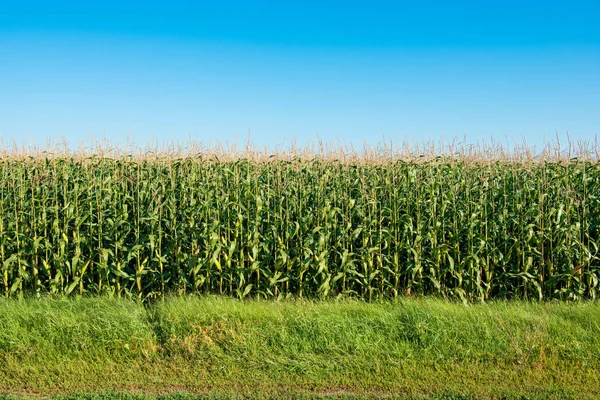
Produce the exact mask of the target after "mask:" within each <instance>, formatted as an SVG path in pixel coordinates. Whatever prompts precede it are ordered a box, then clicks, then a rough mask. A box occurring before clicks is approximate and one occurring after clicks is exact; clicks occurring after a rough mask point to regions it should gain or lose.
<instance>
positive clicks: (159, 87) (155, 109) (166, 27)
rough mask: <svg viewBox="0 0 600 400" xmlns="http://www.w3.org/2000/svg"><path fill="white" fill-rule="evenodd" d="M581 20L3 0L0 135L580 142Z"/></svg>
mask: <svg viewBox="0 0 600 400" xmlns="http://www.w3.org/2000/svg"><path fill="white" fill-rule="evenodd" d="M598 21H600V2H599V1H598V0H594V1H578V0H574V1H548V2H541V1H531V2H528V1H513V0H508V1H503V2H494V3H491V2H481V1H466V2H465V1H462V2H461V1H452V2H440V1H419V2H417V1H411V2H400V1H378V0H371V1H352V0H347V1H337V0H336V1H325V0H321V1H312V0H305V1H296V2H291V1H289V2H288V1H264V0H254V1H251V2H240V1H219V2H217V1H213V2H193V1H188V2H184V1H178V0H171V1H160V2H159V1H123V0H121V1H118V2H117V1H112V0H107V1H92V2H84V1H58V0H57V1H31V0H2V4H1V7H0V135H1V136H2V139H3V141H4V143H5V145H6V143H11V142H13V141H16V142H18V143H23V142H33V143H38V144H40V143H45V142H46V141H47V139H48V138H53V139H55V140H56V139H60V138H62V137H64V138H66V139H67V141H69V142H70V143H79V142H81V141H83V140H89V139H90V138H92V136H93V137H95V138H102V137H104V136H106V137H107V138H108V139H109V140H111V141H113V142H115V143H120V142H121V143H122V142H124V141H125V138H126V137H127V135H129V137H130V138H131V139H132V140H133V141H135V142H137V143H144V144H145V143H147V142H148V141H150V140H158V141H160V142H164V141H181V140H188V139H190V138H191V139H193V140H200V141H204V142H207V141H209V140H211V139H219V140H222V141H232V140H234V138H236V137H237V138H238V140H239V141H240V142H243V141H244V139H245V138H246V136H247V134H248V132H250V134H251V137H252V140H253V141H254V143H255V144H257V145H259V146H262V145H268V144H272V145H276V144H282V143H286V142H289V141H290V140H292V139H294V138H295V139H296V140H297V141H298V142H300V143H302V142H306V141H311V140H315V139H317V138H319V137H320V138H321V139H323V140H326V141H327V140H334V139H342V140H344V141H346V142H349V143H352V144H354V145H360V144H361V143H363V141H366V142H367V143H375V142H377V141H380V140H382V139H383V138H385V139H387V140H392V141H398V142H400V141H402V140H405V139H407V140H409V141H413V140H417V141H423V140H427V139H431V140H436V141H437V140H439V139H440V138H443V139H444V140H451V139H452V138H455V137H457V138H459V139H462V138H463V137H464V136H465V135H466V137H467V140H468V141H470V142H475V141H478V140H481V139H489V138H495V139H496V140H499V141H506V140H509V141H510V140H521V138H525V139H526V140H527V141H528V142H529V143H530V144H532V145H534V144H540V143H541V142H542V140H543V137H544V135H546V137H547V138H548V139H554V138H555V135H556V132H558V133H559V135H560V136H561V137H563V138H564V137H566V134H567V132H568V133H569V135H570V137H571V139H572V140H582V139H583V140H594V138H595V137H596V135H597V134H598V133H600V24H599V23H598Z"/></svg>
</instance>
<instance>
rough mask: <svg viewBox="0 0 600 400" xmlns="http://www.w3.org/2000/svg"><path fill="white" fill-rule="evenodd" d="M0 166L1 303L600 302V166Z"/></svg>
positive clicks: (558, 161) (378, 158) (243, 159)
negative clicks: (61, 298)
mask: <svg viewBox="0 0 600 400" xmlns="http://www.w3.org/2000/svg"><path fill="white" fill-rule="evenodd" d="M581 149H583V151H579V152H578V153H576V154H572V153H571V148H569V149H568V151H569V152H568V153H565V152H563V151H562V150H560V149H558V148H555V149H550V150H551V152H549V151H548V150H546V152H544V153H540V154H535V153H534V152H532V151H531V150H529V149H525V150H523V149H522V150H521V151H518V149H517V150H513V151H511V152H507V151H504V150H502V149H501V148H494V147H488V148H484V149H483V150H481V149H479V150H477V149H476V150H473V149H469V148H465V147H463V148H461V149H454V148H450V147H449V148H447V151H445V152H443V153H442V154H436V153H435V149H433V148H431V149H430V151H429V152H428V153H427V154H426V155H425V156H422V151H419V150H417V151H416V152H415V151H413V152H412V153H411V152H408V153H407V152H404V153H398V152H394V151H393V149H391V148H389V147H382V148H376V149H371V150H370V151H366V152H363V153H356V152H354V153H349V152H347V151H344V149H340V151H338V152H331V151H325V152H323V151H322V150H323V149H322V148H321V149H320V150H321V152H320V153H319V152H317V154H315V153H314V152H311V151H309V150H307V151H304V152H295V151H292V152H288V153H285V154H278V155H275V156H273V157H269V156H268V154H262V153H259V152H255V151H252V150H247V151H246V152H242V153H235V152H234V153H231V154H227V153H226V152H220V153H219V152H212V153H211V152H207V151H200V150H198V149H196V150H195V151H191V152H189V151H188V152H187V153H185V154H183V153H180V154H175V153H171V154H169V153H160V152H159V153H145V154H140V155H129V154H102V153H99V152H95V153H90V154H68V153H64V154H50V153H44V152H41V151H33V152H12V153H10V152H4V153H3V154H2V155H1V156H0V177H1V179H0V271H1V277H0V290H1V292H2V293H3V295H5V296H8V297H10V296H18V295H23V294H37V295H41V294H84V293H92V294H96V293H103V294H104V293H108V294H112V295H118V296H132V297H140V298H157V297H161V296H163V295H164V294H165V293H176V294H184V293H216V294H225V295H230V296H237V297H240V298H242V297H245V296H253V297H269V298H274V297H280V296H297V297H309V298H326V297H332V296H337V295H351V296H355V297H360V298H364V299H369V300H370V299H374V298H380V297H396V296H398V295H403V294H410V295H436V296H441V297H448V298H460V299H463V300H486V299H490V298H521V299H550V298H558V299H565V300H566V299H583V298H589V299H595V298H596V297H597V295H598V278H599V277H600V258H599V253H598V247H599V245H600V165H599V164H598V161H597V160H598V157H597V154H592V152H591V151H590V149H589V147H588V146H587V145H586V146H583V147H580V148H579V150H581Z"/></svg>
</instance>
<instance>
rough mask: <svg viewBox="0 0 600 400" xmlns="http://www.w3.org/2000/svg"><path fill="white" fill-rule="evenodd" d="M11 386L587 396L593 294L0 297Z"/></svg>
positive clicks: (596, 327) (598, 334)
mask: <svg viewBox="0 0 600 400" xmlns="http://www.w3.org/2000/svg"><path fill="white" fill-rule="evenodd" d="M482 382H485V384H482ZM104 391H106V392H104ZM97 392H100V393H99V394H94V393H97ZM177 392H187V393H188V394H189V395H183V394H181V395H177V394H174V393H177ZM76 393H89V395H81V396H75V394H76ZM17 394H22V395H31V396H37V397H44V398H46V397H47V396H51V395H63V396H65V397H60V398H61V399H64V400H67V399H76V398H83V399H98V400H100V399H104V398H122V399H131V400H134V399H140V400H142V399H144V398H147V399H150V398H155V397H157V398H163V399H165V400H167V399H177V398H180V399H182V400H183V399H195V398H215V399H216V398H222V399H228V398H231V399H246V398H250V399H265V398H272V399H279V398H293V399H299V398H300V399H301V398H306V399H312V398H331V397H334V398H343V399H346V398H373V399H376V398H396V397H394V396H397V398H402V399H405V398H414V399H422V398H440V399H443V398H447V399H453V398H454V399H460V398H481V399H490V398H501V399H506V398H514V399H524V398H527V399H529V398H531V399H534V398H535V399H564V398H573V399H580V398H591V399H596V398H599V397H600V304H599V303H597V302H588V301H581V302H577V303H573V304H565V303H564V302H559V301H555V302H525V301H490V302H487V303H485V304H467V305H465V304H463V303H462V302H450V301H445V300H440V299H432V298H424V299H402V298H401V299H399V300H393V301H373V302H366V301H361V300H351V299H344V300H330V301H312V300H283V301H271V300H244V301H240V300H237V299H232V298H228V297H225V296H202V297H198V296H193V295H189V296H177V297H173V298H167V299H165V300H164V301H156V302H147V303H145V304H142V303H141V302H140V301H137V300H130V299H118V298H108V297H106V296H103V297H97V298H96V297H92V298H82V299H64V298H61V299H24V300H18V299H0V399H2V398H3V397H2V395H17Z"/></svg>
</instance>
